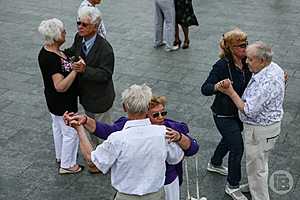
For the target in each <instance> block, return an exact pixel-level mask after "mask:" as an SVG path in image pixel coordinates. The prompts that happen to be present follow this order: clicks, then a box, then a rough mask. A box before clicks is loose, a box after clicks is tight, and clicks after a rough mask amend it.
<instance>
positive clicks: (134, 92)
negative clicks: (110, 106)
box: [122, 84, 152, 114]
mask: <svg viewBox="0 0 300 200" xmlns="http://www.w3.org/2000/svg"><path fill="white" fill-rule="evenodd" d="M151 97H152V90H151V88H150V87H149V86H147V85H146V84H143V85H132V86H130V87H129V88H128V89H126V90H124V92H122V103H123V105H124V106H125V108H126V109H127V112H128V113H134V114H135V113H145V112H147V111H148V108H149V103H150V101H151Z"/></svg>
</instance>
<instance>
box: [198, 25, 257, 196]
mask: <svg viewBox="0 0 300 200" xmlns="http://www.w3.org/2000/svg"><path fill="white" fill-rule="evenodd" d="M247 44H248V42H247V34H246V33H244V32H242V31H241V30H240V29H238V28H236V29H233V30H231V31H229V32H227V33H225V34H224V35H223V37H222V39H221V41H220V43H219V46H220V59H219V60H218V61H217V62H216V63H215V64H214V65H213V67H212V70H211V71H210V73H209V75H208V78H207V79H206V81H205V82H204V83H203V85H202V87H201V91H202V94H203V95H205V96H211V95H215V99H214V102H213V104H212V106H211V110H212V113H213V118H214V122H215V124H216V127H217V129H218V131H219V132H220V134H221V136H222V139H221V141H220V142H219V144H218V146H217V148H216V150H215V152H214V154H213V156H212V158H211V160H210V162H209V163H208V166H207V170H208V171H211V172H216V173H219V174H221V175H225V176H226V175H228V176H227V184H226V186H225V192H226V193H227V194H228V195H230V196H231V197H232V198H233V199H238V200H240V199H241V200H246V199H247V198H246V197H245V196H244V195H243V194H242V193H241V191H240V180H241V160H242V156H243V152H244V146H243V138H242V134H241V132H242V130H243V125H242V122H241V121H240V119H239V116H238V109H237V107H236V106H235V104H234V103H233V101H232V100H231V99H230V97H229V96H227V95H226V94H223V93H222V92H220V91H219V89H220V87H222V85H223V84H222V80H224V79H230V81H231V82H232V86H233V88H234V90H235V91H236V92H237V94H238V95H239V96H242V94H243V92H244V90H245V88H246V86H247V84H248V82H249V80H250V78H251V75H252V74H251V72H250V71H249V68H248V66H247V64H246V47H247ZM227 153H229V157H228V169H227V168H226V167H224V166H223V165H222V163H223V158H224V157H225V156H226V154H227Z"/></svg>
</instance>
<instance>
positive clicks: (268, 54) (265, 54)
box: [247, 41, 273, 62]
mask: <svg viewBox="0 0 300 200" xmlns="http://www.w3.org/2000/svg"><path fill="white" fill-rule="evenodd" d="M250 48H253V49H254V50H255V51H254V52H255V57H256V58H257V59H262V60H265V61H267V62H271V61H272V57H273V51H272V48H271V47H270V46H269V45H267V44H266V43H264V42H262V41H257V42H254V43H253V44H251V45H249V46H248V47H247V49H250Z"/></svg>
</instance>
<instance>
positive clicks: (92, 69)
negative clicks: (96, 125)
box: [65, 6, 115, 172]
mask: <svg viewBox="0 0 300 200" xmlns="http://www.w3.org/2000/svg"><path fill="white" fill-rule="evenodd" d="M100 23H101V15H100V11H99V10H98V9H97V8H95V7H89V6H84V7H81V8H80V9H79V10H78V21H77V29H78V33H77V34H76V36H75V39H74V43H73V45H72V47H71V48H69V49H66V50H65V53H66V54H68V55H70V56H72V55H75V57H81V58H83V60H84V61H85V63H86V69H85V71H84V72H83V73H81V74H80V76H79V100H80V104H81V105H82V106H83V108H84V110H85V113H86V114H87V115H88V116H89V117H92V118H94V119H97V120H98V121H101V122H103V123H111V122H112V120H111V111H110V110H111V107H112V105H113V102H114V99H115V89H114V84H113V80H112V75H113V72H114V52H113V49H112V47H111V45H110V44H109V43H108V42H107V41H106V40H105V39H103V38H102V37H101V36H100V35H99V34H97V32H98V27H99V24H100ZM90 137H91V140H92V143H93V145H94V146H96V145H97V144H99V143H100V142H99V139H98V138H97V137H95V136H93V135H91V136H90ZM90 172H94V171H91V169H90Z"/></svg>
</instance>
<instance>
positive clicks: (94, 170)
mask: <svg viewBox="0 0 300 200" xmlns="http://www.w3.org/2000/svg"><path fill="white" fill-rule="evenodd" d="M85 165H86V168H87V170H88V172H90V173H91V174H99V173H101V171H100V170H99V169H98V168H97V167H96V165H94V163H92V161H85Z"/></svg>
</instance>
